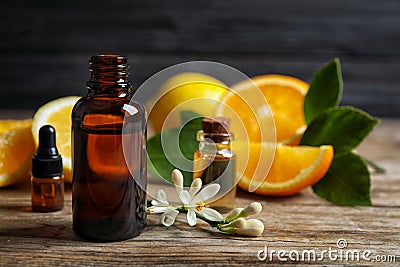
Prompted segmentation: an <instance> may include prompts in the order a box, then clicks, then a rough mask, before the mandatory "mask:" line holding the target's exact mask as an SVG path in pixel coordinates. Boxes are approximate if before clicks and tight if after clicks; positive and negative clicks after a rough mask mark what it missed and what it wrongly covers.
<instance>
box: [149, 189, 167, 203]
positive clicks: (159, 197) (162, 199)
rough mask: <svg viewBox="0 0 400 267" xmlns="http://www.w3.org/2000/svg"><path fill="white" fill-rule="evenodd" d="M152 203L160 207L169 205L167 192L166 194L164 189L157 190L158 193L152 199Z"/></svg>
mask: <svg viewBox="0 0 400 267" xmlns="http://www.w3.org/2000/svg"><path fill="white" fill-rule="evenodd" d="M151 204H152V205H153V206H158V207H167V206H168V205H169V203H168V200H167V194H165V192H164V190H162V189H160V190H158V191H157V193H156V195H155V196H154V198H153V200H152V201H151Z"/></svg>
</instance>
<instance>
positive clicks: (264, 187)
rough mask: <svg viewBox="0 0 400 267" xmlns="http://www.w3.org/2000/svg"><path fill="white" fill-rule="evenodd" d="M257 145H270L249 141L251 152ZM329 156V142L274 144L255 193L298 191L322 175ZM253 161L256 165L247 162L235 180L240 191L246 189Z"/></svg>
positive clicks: (273, 193) (276, 193)
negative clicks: (316, 145) (290, 144)
mask: <svg viewBox="0 0 400 267" xmlns="http://www.w3.org/2000/svg"><path fill="white" fill-rule="evenodd" d="M261 146H267V147H268V146H270V144H265V143H264V144H262V143H252V144H251V147H253V148H252V149H253V150H254V151H255V150H256V148H257V147H261ZM238 155H240V154H238ZM238 159H239V157H238ZM332 159H333V147H332V146H330V145H324V146H320V147H311V146H287V145H278V146H277V147H276V149H275V157H274V161H273V163H272V166H271V169H270V171H269V173H268V175H267V176H266V177H265V178H264V180H263V181H262V183H261V185H260V186H259V187H258V189H257V190H256V191H255V193H257V194H262V195H266V196H288V195H293V194H295V193H297V192H300V191H301V190H303V189H304V188H306V187H308V186H310V185H313V184H315V183H316V182H318V181H319V180H320V179H321V178H322V177H323V176H324V175H325V173H326V172H327V171H328V169H329V166H330V164H331V162H332ZM254 164H257V162H256V161H255V160H250V161H249V165H248V167H249V168H248V169H246V171H247V173H246V172H245V173H244V175H243V176H242V178H241V179H240V180H239V183H238V186H239V187H240V188H242V189H244V190H248V188H249V186H250V183H251V179H252V173H251V169H252V168H254V166H253V165H254Z"/></svg>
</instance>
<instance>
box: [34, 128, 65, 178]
mask: <svg viewBox="0 0 400 267" xmlns="http://www.w3.org/2000/svg"><path fill="white" fill-rule="evenodd" d="M62 173H63V166H62V158H61V155H60V154H59V153H58V150H57V146H56V130H55V129H54V128H53V127H52V126H50V125H44V126H42V127H41V128H40V129H39V147H38V149H37V151H36V154H35V155H34V156H33V157H32V176H34V177H41V178H52V177H57V176H61V175H62Z"/></svg>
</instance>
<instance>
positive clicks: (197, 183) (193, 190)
mask: <svg viewBox="0 0 400 267" xmlns="http://www.w3.org/2000/svg"><path fill="white" fill-rule="evenodd" d="M201 184H202V181H201V179H200V178H196V179H194V180H193V182H192V184H191V185H190V189H189V194H190V197H193V196H194V195H196V194H197V192H199V190H200V189H201Z"/></svg>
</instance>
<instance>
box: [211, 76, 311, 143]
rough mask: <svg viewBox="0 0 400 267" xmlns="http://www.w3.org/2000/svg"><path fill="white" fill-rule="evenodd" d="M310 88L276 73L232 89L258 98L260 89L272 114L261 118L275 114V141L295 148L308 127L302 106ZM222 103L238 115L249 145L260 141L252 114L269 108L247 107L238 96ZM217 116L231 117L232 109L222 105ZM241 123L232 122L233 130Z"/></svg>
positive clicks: (247, 81)
mask: <svg viewBox="0 0 400 267" xmlns="http://www.w3.org/2000/svg"><path fill="white" fill-rule="evenodd" d="M308 88H309V85H308V84H307V83H306V82H304V81H302V80H299V79H297V78H294V77H290V76H284V75H277V74H270V75H262V76H257V77H254V78H251V79H249V80H245V81H242V82H239V83H238V84H236V85H233V86H232V90H233V91H234V92H236V93H237V94H239V95H240V96H244V95H246V96H247V97H251V96H252V95H254V96H255V97H257V92H256V91H258V90H260V91H261V92H262V95H264V97H265V99H266V102H267V103H268V106H269V109H270V110H271V113H272V114H268V112H265V118H263V117H261V120H263V119H264V120H271V119H270V118H268V116H271V115H272V117H273V120H274V122H275V129H276V141H277V142H278V143H282V144H292V145H296V144H298V143H299V141H300V138H301V135H302V134H303V132H304V130H305V128H306V122H305V119H304V111H303V106H304V97H305V95H306V94H307V91H308ZM222 102H223V103H224V104H225V105H226V106H228V107H230V108H232V109H233V110H234V111H237V113H239V116H240V118H241V120H242V122H243V123H244V125H245V127H246V131H247V134H248V137H249V140H250V142H259V141H260V140H259V139H260V138H259V136H260V132H259V128H258V127H256V126H257V125H256V122H255V116H254V114H252V112H259V111H260V110H268V107H263V106H254V104H252V105H251V108H249V107H246V103H244V102H243V100H242V99H241V98H240V97H238V96H237V95H235V94H231V95H227V96H226V97H224V98H223V99H222ZM254 103H256V102H254ZM217 115H219V116H229V110H228V109H227V108H226V107H225V106H224V105H220V106H219V107H218V109H217ZM239 123H240V122H237V121H232V127H233V129H232V130H233V131H234V127H235V125H238V124H239ZM264 134H265V133H264Z"/></svg>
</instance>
